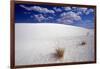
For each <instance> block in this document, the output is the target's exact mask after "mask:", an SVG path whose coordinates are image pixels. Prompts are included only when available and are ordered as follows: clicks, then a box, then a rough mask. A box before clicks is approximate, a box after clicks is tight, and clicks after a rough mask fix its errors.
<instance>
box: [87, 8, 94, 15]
mask: <svg viewBox="0 0 100 69" xmlns="http://www.w3.org/2000/svg"><path fill="white" fill-rule="evenodd" d="M91 12H94V10H93V9H89V10H87V12H86V15H88V14H90V13H91Z"/></svg>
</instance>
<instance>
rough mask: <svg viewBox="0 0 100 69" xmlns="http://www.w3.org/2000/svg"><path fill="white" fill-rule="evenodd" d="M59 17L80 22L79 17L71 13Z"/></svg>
mask: <svg viewBox="0 0 100 69" xmlns="http://www.w3.org/2000/svg"><path fill="white" fill-rule="evenodd" d="M61 17H63V18H66V19H71V20H76V21H77V20H81V17H80V16H79V15H77V14H76V13H75V12H72V11H70V12H64V13H62V14H61Z"/></svg>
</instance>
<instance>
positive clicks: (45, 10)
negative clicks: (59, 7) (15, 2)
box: [20, 5, 55, 13]
mask: <svg viewBox="0 0 100 69" xmlns="http://www.w3.org/2000/svg"><path fill="white" fill-rule="evenodd" d="M20 7H22V8H24V9H26V10H28V11H32V10H33V11H37V12H40V13H55V11H53V10H50V9H47V8H43V7H40V6H31V7H27V6H25V5H20Z"/></svg>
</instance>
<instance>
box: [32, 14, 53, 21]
mask: <svg viewBox="0 0 100 69" xmlns="http://www.w3.org/2000/svg"><path fill="white" fill-rule="evenodd" d="M30 17H32V18H33V16H30ZM34 17H35V19H36V20H37V21H38V22H48V21H52V20H53V17H51V16H48V17H46V16H45V15H43V14H37V15H34Z"/></svg>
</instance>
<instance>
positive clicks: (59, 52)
mask: <svg viewBox="0 0 100 69" xmlns="http://www.w3.org/2000/svg"><path fill="white" fill-rule="evenodd" d="M64 51H65V50H64V48H57V49H56V57H57V58H58V59H62V58H63V57H64Z"/></svg>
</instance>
